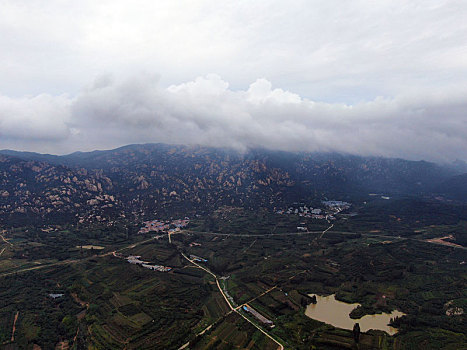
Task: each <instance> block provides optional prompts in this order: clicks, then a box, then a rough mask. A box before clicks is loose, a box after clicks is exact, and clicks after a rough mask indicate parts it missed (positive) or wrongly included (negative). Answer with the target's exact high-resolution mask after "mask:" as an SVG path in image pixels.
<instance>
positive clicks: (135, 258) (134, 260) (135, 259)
mask: <svg viewBox="0 0 467 350" xmlns="http://www.w3.org/2000/svg"><path fill="white" fill-rule="evenodd" d="M112 255H113V256H114V257H116V258H122V259H126V261H128V262H129V263H130V264H132V265H140V266H142V267H144V268H146V269H150V270H154V271H159V272H169V271H171V270H172V268H171V267H168V266H162V265H150V262H148V261H143V260H141V256H139V255H129V256H127V257H124V256H123V255H122V254H120V253H117V252H113V253H112Z"/></svg>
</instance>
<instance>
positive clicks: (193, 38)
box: [0, 0, 467, 160]
mask: <svg viewBox="0 0 467 350" xmlns="http://www.w3.org/2000/svg"><path fill="white" fill-rule="evenodd" d="M0 10H1V11H0V77H1V79H0V147H8V148H14V149H28V150H33V151H34V150H36V151H47V152H52V153H65V152H71V151H74V150H78V149H79V150H89V149H94V148H108V147H114V146H119V145H122V144H125V143H129V142H172V143H200V144H208V145H217V146H233V147H237V148H239V149H245V148H246V147H255V146H264V147H270V148H278V149H288V150H310V151H313V150H336V151H347V152H352V153H359V154H382V155H387V156H400V157H409V158H414V159H418V158H425V159H439V160H442V159H454V158H462V159H466V157H467V156H466V155H465V152H466V151H465V150H466V148H467V147H466V139H465V136H464V135H465V134H466V102H464V100H465V98H464V96H466V92H467V84H466V82H467V42H466V40H465V38H467V21H465V18H467V6H465V5H464V4H463V3H462V1H458V0H413V1H410V2H408V1H406V0H381V1H378V2H372V3H369V2H368V1H360V0H357V1H338V0H329V1H319V0H291V1H287V2H284V1H280V0H257V1H237V0H235V1H234V0H231V1H230V0H227V1H215V0H199V1H191V0H179V1H173V0H158V1H152V0H141V1H138V2H136V3H135V2H132V1H128V0H102V1H91V0H82V1H78V2H69V1H62V0H49V1H46V2H44V1H38V0H27V1H26V0H14V1H13V0H4V1H0ZM152 71H157V72H159V73H160V77H157V76H152V75H150V74H140V75H138V74H137V73H135V72H152ZM105 72H115V74H116V76H118V77H122V76H128V77H134V78H131V79H127V80H123V81H122V80H118V79H117V81H113V80H112V78H111V77H110V76H105V75H104V76H102V73H105ZM210 73H216V74H218V75H213V74H210ZM95 76H100V78H99V79H97V80H96V81H95V82H94V83H92V84H91V85H89V86H88V87H87V88H85V89H84V90H83V88H82V87H83V86H86V84H88V82H89V79H90V77H95ZM219 76H220V77H222V79H221V78H220V77H219ZM196 77H201V78H196ZM258 78H260V79H258ZM227 82H228V83H227ZM252 82H253V83H252ZM271 82H272V84H273V85H274V87H273V86H272V84H271ZM378 96H382V97H378Z"/></svg>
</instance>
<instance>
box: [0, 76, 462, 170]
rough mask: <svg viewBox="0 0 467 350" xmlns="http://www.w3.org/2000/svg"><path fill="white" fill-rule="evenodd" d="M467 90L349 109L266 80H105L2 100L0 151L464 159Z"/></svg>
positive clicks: (214, 78) (399, 99)
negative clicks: (147, 148) (139, 146)
mask: <svg viewBox="0 0 467 350" xmlns="http://www.w3.org/2000/svg"><path fill="white" fill-rule="evenodd" d="M466 93H467V90H466V91H459V90H458V89H456V91H453V92H450V91H445V92H443V93H425V94H419V95H417V94H411V95H405V96H399V97H395V98H390V99H386V98H376V99H374V100H372V101H369V102H362V103H357V104H354V105H345V104H339V103H323V102H315V101H311V100H309V99H305V98H302V97H300V96H299V95H297V94H295V93H293V92H289V91H284V90H282V89H280V88H274V87H272V84H271V83H270V82H269V81H268V80H266V79H257V80H256V81H255V82H253V83H251V84H250V85H249V87H248V89H246V90H233V89H231V88H229V83H228V82H226V81H224V80H222V79H221V77H219V76H217V75H212V74H211V75H207V76H205V77H199V78H197V79H195V80H194V81H190V82H187V83H182V84H179V85H172V86H169V87H167V88H164V87H161V86H160V84H159V82H158V78H157V77H156V76H151V75H138V76H136V77H133V78H131V79H126V80H123V81H114V80H113V79H112V77H110V76H102V77H100V78H99V79H96V81H95V82H94V83H93V84H91V85H89V87H87V88H86V89H84V90H83V91H82V92H80V93H79V94H78V95H77V96H75V97H69V96H66V95H62V96H51V95H46V94H44V95H38V96H35V97H30V98H26V97H23V98H11V97H6V96H1V97H0V148H12V149H25V150H35V151H40V152H51V153H67V152H72V151H76V150H93V149H108V148H113V147H118V146H121V145H124V144H130V143H146V142H164V143H175V144H200V145H208V146H221V147H233V148H236V149H239V150H245V149H248V148H252V147H266V148H270V149H280V150H287V151H310V152H313V151H337V152H345V153H352V154H361V155H381V156H389V157H402V158H408V159H427V160H435V161H449V160H454V159H464V160H467V154H466V152H467V119H466V116H465V112H466V111H467V100H466V99H465V96H467V95H466ZM18 145H20V147H18Z"/></svg>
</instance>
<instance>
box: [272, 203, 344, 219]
mask: <svg viewBox="0 0 467 350" xmlns="http://www.w3.org/2000/svg"><path fill="white" fill-rule="evenodd" d="M322 203H323V205H324V207H325V208H326V209H321V208H312V207H311V206H310V207H308V206H306V205H300V206H299V205H296V206H290V207H288V208H287V209H285V210H283V209H280V210H277V211H276V214H281V215H283V214H288V215H298V216H300V217H304V218H311V219H317V220H335V217H334V216H333V214H336V213H339V212H341V211H342V210H344V209H348V208H350V205H351V204H350V203H347V202H343V201H322Z"/></svg>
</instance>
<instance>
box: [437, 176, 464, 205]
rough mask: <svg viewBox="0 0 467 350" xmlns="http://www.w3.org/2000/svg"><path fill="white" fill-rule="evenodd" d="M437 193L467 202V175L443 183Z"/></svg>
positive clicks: (454, 177)
mask: <svg viewBox="0 0 467 350" xmlns="http://www.w3.org/2000/svg"><path fill="white" fill-rule="evenodd" d="M436 191H437V192H439V193H442V194H444V195H445V196H447V197H449V198H453V199H457V200H460V201H465V202H467V173H466V174H462V175H457V176H453V177H451V178H449V179H447V180H446V181H443V182H442V183H441V184H440V185H439V186H438V187H436Z"/></svg>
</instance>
